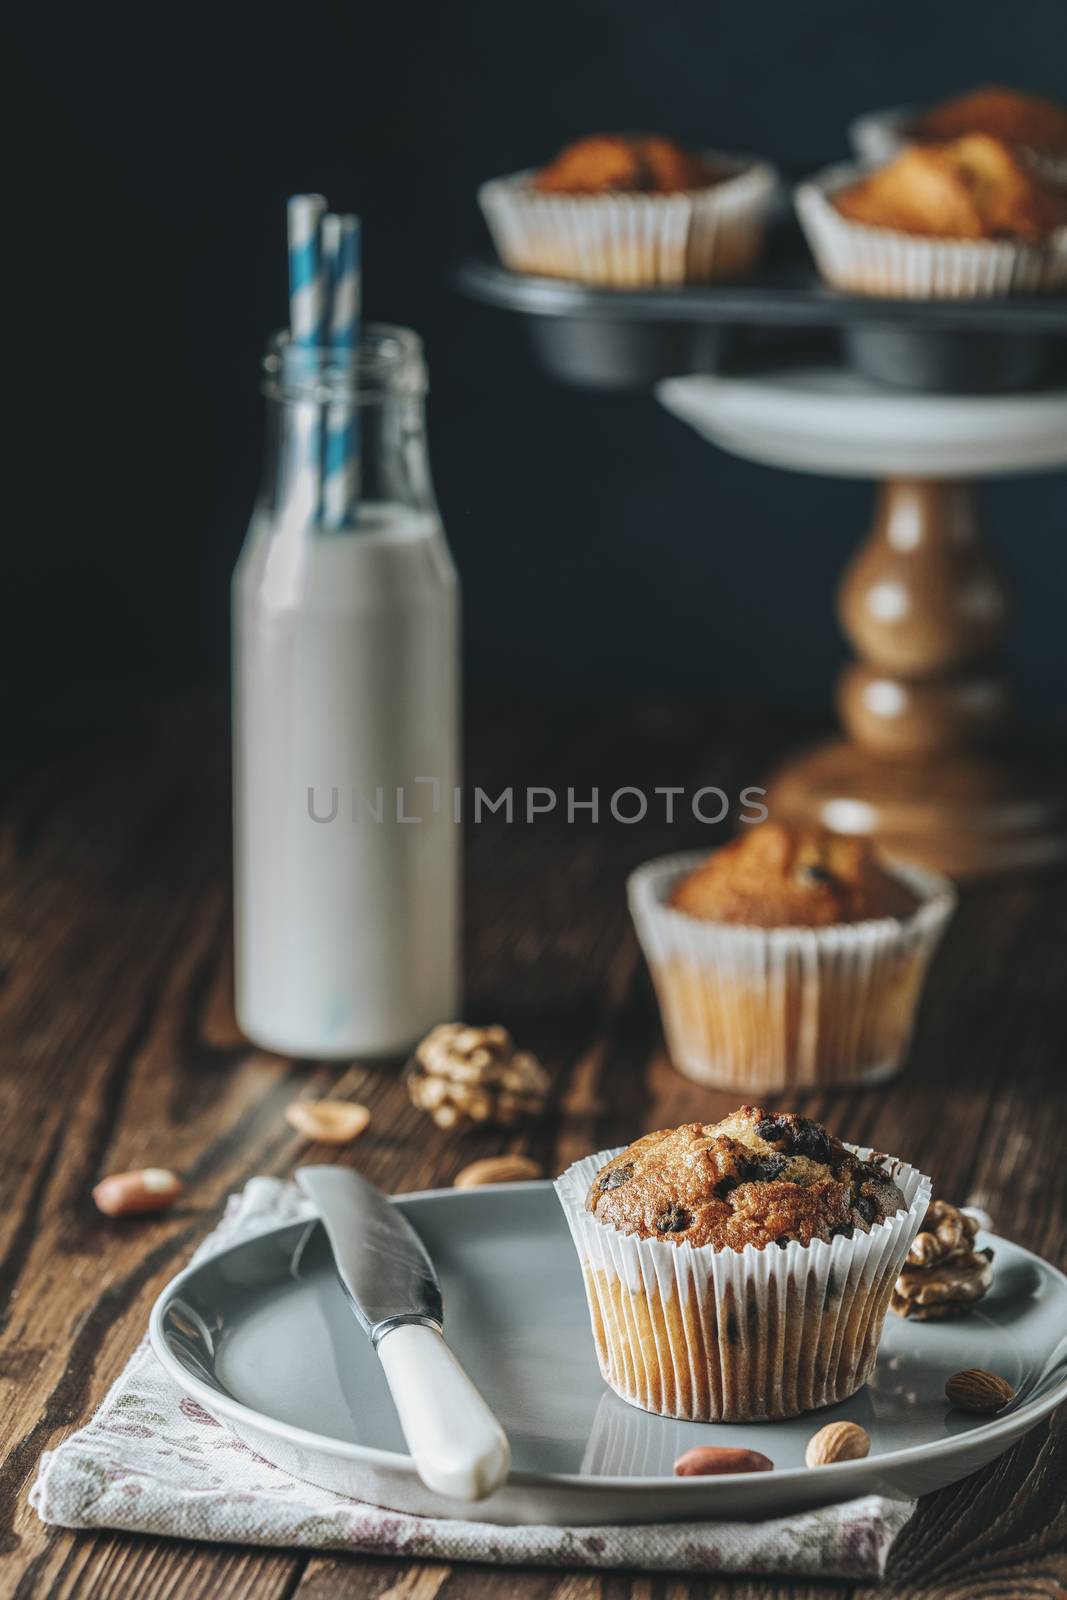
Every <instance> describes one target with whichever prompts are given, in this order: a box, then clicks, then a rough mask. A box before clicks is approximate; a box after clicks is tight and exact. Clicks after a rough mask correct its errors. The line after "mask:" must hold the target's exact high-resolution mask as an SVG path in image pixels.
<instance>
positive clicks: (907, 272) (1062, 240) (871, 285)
mask: <svg viewBox="0 0 1067 1600" xmlns="http://www.w3.org/2000/svg"><path fill="white" fill-rule="evenodd" d="M866 171H867V169H866V168H864V167H859V166H853V165H848V166H839V167H831V168H829V169H828V170H827V171H826V172H822V173H819V174H817V176H816V177H814V178H811V179H809V181H808V182H807V183H803V184H801V185H800V187H799V188H798V189H797V192H796V197H795V203H796V210H797V216H798V217H799V218H800V225H801V227H802V228H803V230H804V233H805V235H806V236H807V240H808V244H809V245H810V246H811V251H812V254H813V255H814V257H815V262H816V265H817V266H818V268H819V271H820V273H821V274H822V276H823V277H824V278H825V279H826V280H827V282H828V283H832V284H833V285H834V287H835V288H838V289H849V290H851V291H852V292H853V293H855V294H875V295H889V296H893V297H899V298H903V299H912V300H974V299H989V298H992V297H994V296H998V295H1009V294H1034V293H1038V292H1040V291H1043V290H1049V289H1059V288H1063V287H1064V286H1065V285H1067V228H1059V229H1057V230H1056V232H1055V233H1053V234H1051V235H1050V236H1049V238H1048V240H1047V241H1046V242H1045V243H1043V244H1030V243H1028V242H1026V241H1025V240H1012V239H935V238H927V237H920V236H918V235H917V234H908V233H898V232H896V231H895V230H894V229H892V228H872V227H870V226H868V225H867V224H865V223H861V222H852V221H850V220H849V219H848V218H847V217H843V216H842V215H841V213H840V212H839V211H838V210H837V208H836V206H835V205H834V204H833V198H832V197H833V195H834V194H836V193H837V192H838V191H839V190H841V189H843V188H845V187H847V186H848V185H849V184H850V183H854V182H856V180H857V179H859V178H861V177H863V176H864V174H865V172H866Z"/></svg>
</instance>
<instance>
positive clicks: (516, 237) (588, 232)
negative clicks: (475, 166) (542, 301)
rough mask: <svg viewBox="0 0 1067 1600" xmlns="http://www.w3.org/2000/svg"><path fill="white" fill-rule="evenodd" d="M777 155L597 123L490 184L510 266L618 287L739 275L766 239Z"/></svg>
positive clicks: (492, 220)
mask: <svg viewBox="0 0 1067 1600" xmlns="http://www.w3.org/2000/svg"><path fill="white" fill-rule="evenodd" d="M775 192H776V178H775V173H774V170H773V168H771V167H770V166H769V165H768V164H767V163H766V162H762V161H755V160H752V159H750V158H741V157H737V156H726V155H719V154H717V153H714V152H695V151H690V150H686V149H684V148H683V147H682V146H681V145H678V144H675V143H674V141H673V140H671V139H665V138H663V137H662V136H661V135H659V134H620V133H611V134H595V135H593V136H592V137H591V138H588V139H580V140H579V141H578V142H577V143H576V144H572V145H568V146H567V147H566V149H564V150H562V151H561V152H560V153H559V155H558V156H557V157H556V158H555V160H554V161H552V162H551V163H550V164H549V165H548V166H547V167H544V168H543V169H542V170H540V171H539V172H520V173H515V174H513V175H512V176H510V177H506V178H494V179H493V180H491V181H490V182H489V183H485V184H483V185H482V187H481V189H480V190H479V191H478V199H479V202H480V204H481V207H482V210H483V212H484V214H485V218H486V221H487V223H488V224H489V231H490V233H491V234H492V236H493V241H494V243H495V245H496V247H497V250H498V252H499V254H500V257H501V260H502V261H503V262H504V264H505V266H508V267H511V268H512V269H513V270H514V271H516V272H530V273H538V274H540V275H541V276H543V277H552V278H573V279H575V280H576V281H579V282H582V283H594V284H601V285H607V286H610V287H615V288H639V287H645V286H655V285H667V284H681V283H708V282H710V281H711V280H713V279H716V278H731V277H738V276H740V275H741V274H743V273H744V272H746V271H748V269H749V268H750V267H751V266H752V265H753V263H754V262H755V261H756V259H757V257H758V256H759V254H760V251H761V249H762V247H763V238H764V233H765V231H766V226H767V222H768V220H769V217H770V213H771V210H772V207H773V204H774V198H775Z"/></svg>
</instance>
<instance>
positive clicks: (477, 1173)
mask: <svg viewBox="0 0 1067 1600" xmlns="http://www.w3.org/2000/svg"><path fill="white" fill-rule="evenodd" d="M544 1175H545V1169H544V1168H543V1167H542V1166H541V1164H540V1162H538V1161H532V1160H531V1159H530V1157H529V1156H486V1158H485V1160H484V1161H472V1162H471V1164H470V1166H469V1167H464V1168H463V1171H462V1172H460V1173H457V1174H456V1177H455V1178H454V1179H453V1184H454V1187H455V1188H457V1189H480V1188H482V1187H483V1185H485V1184H488V1183H525V1182H527V1181H529V1179H531V1178H543V1177H544Z"/></svg>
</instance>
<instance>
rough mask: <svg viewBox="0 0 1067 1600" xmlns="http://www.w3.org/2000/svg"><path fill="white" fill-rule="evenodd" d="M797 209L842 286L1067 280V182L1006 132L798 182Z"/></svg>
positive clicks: (888, 290)
mask: <svg viewBox="0 0 1067 1600" xmlns="http://www.w3.org/2000/svg"><path fill="white" fill-rule="evenodd" d="M796 205H797V214H798V216H799V217H800V221H801V225H802V226H803V228H804V231H805V233H806V234H807V238H808V243H809V244H810V245H811V248H812V253H813V254H814V256H815V260H816V263H817V265H818V268H819V271H820V272H821V273H822V275H823V277H824V278H826V279H827V280H828V281H829V282H830V283H832V284H834V285H835V287H836V288H839V289H849V290H851V291H852V292H854V293H857V294H879V295H895V296H904V297H907V298H912V299H931V298H941V299H965V298H977V297H987V296H991V295H1006V294H1014V293H1025V292H1032V291H1037V290H1048V289H1056V288H1060V287H1062V286H1063V285H1064V284H1067V190H1065V189H1063V188H1062V187H1061V186H1060V185H1058V184H1056V183H1054V182H1053V181H1052V180H1051V179H1048V178H1045V177H1043V176H1042V175H1041V174H1040V173H1039V172H1037V171H1036V170H1035V169H1034V168H1033V166H1032V165H1030V164H1029V163H1028V162H1026V160H1025V159H1024V158H1023V157H1022V156H1021V155H1019V153H1018V152H1017V151H1016V150H1015V149H1013V147H1012V146H1011V145H1009V144H1007V143H1005V142H1004V140H1002V139H995V138H993V137H991V136H990V135H989V134H985V133H974V134H967V135H966V136H965V137H963V138H961V139H954V140H951V141H950V142H948V143H944V144H913V145H909V146H907V148H906V149H904V150H902V151H901V153H900V154H899V155H898V156H895V157H894V159H893V160H892V161H890V162H889V163H888V164H887V165H886V166H884V167H879V168H877V169H875V171H873V172H863V171H862V170H859V169H857V168H854V167H837V168H833V169H831V171H829V172H827V173H824V174H822V175H821V176H819V177H817V178H814V179H812V180H811V181H810V182H808V183H806V184H803V185H801V187H800V188H799V189H798V190H797V197H796Z"/></svg>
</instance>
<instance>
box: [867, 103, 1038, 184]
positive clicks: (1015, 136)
mask: <svg viewBox="0 0 1067 1600" xmlns="http://www.w3.org/2000/svg"><path fill="white" fill-rule="evenodd" d="M968 133H987V134H991V135H992V137H993V138H994V139H1003V141H1004V142H1005V144H1009V145H1011V146H1012V147H1013V148H1014V149H1016V150H1018V151H1020V152H1022V154H1023V155H1024V156H1025V157H1026V158H1027V159H1028V160H1030V161H1031V162H1032V163H1033V164H1034V165H1036V166H1037V167H1038V168H1039V170H1041V171H1042V172H1044V173H1045V174H1046V176H1048V177H1052V178H1055V179H1057V180H1059V181H1061V182H1062V181H1064V180H1067V107H1065V106H1062V105H1060V104H1058V103H1057V102H1056V101H1055V100H1049V99H1046V98H1044V97H1043V96H1042V95H1036V94H1024V93H1023V92H1022V91H1021V90H1019V89H1008V88H1005V87H1004V86H1003V85H1000V84H987V85H984V86H983V87H982V88H980V89H971V90H969V91H968V92H967V93H966V94H961V95H955V96H954V97H953V98H952V99H951V100H946V101H944V102H943V103H942V104H940V105H936V106H932V107H930V109H929V110H926V111H918V112H917V111H914V110H903V111H901V110H898V111H876V112H871V113H869V114H868V115H866V116H863V117H858V118H857V119H856V121H855V122H854V123H853V125H852V139H853V143H854V144H855V147H856V149H857V150H858V152H859V154H860V156H861V157H863V159H864V160H867V161H888V160H890V159H891V158H892V157H893V156H895V155H897V154H898V152H899V151H900V150H901V149H902V148H903V146H904V145H905V144H907V143H909V142H910V141H912V140H915V139H917V140H919V141H920V142H922V143H930V144H933V143H937V142H938V141H941V140H946V141H947V140H952V139H961V138H963V137H964V136H965V135H966V134H968Z"/></svg>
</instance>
